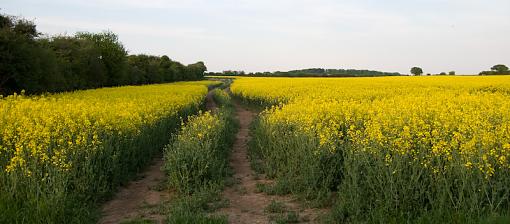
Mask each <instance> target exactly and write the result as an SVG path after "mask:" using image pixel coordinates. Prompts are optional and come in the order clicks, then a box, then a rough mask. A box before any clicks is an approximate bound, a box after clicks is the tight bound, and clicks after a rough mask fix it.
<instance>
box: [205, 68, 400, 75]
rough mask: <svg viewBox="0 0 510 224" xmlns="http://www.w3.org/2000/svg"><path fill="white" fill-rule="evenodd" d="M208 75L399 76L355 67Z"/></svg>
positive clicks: (393, 73)
mask: <svg viewBox="0 0 510 224" xmlns="http://www.w3.org/2000/svg"><path fill="white" fill-rule="evenodd" d="M207 75H210V76H253V77H373V76H399V75H402V74H400V73H398V72H380V71H372V70H357V69H323V68H308V69H301V70H292V71H288V72H281V71H277V72H255V73H245V72H244V71H230V70H229V71H223V72H210V73H208V74H207Z"/></svg>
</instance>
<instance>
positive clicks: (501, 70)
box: [491, 64, 509, 74]
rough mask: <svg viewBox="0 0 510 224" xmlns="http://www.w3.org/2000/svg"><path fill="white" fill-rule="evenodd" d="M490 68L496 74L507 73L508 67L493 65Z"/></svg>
mask: <svg viewBox="0 0 510 224" xmlns="http://www.w3.org/2000/svg"><path fill="white" fill-rule="evenodd" d="M491 70H492V71H493V72H494V73H496V74H508V73H509V72H508V67H507V66H506V65H502V64H499V65H494V66H492V68H491Z"/></svg>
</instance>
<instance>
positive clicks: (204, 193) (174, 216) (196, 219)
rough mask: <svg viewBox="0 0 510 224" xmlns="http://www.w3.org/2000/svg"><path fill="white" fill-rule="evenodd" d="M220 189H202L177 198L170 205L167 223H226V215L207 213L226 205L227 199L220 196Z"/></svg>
mask: <svg viewBox="0 0 510 224" xmlns="http://www.w3.org/2000/svg"><path fill="white" fill-rule="evenodd" d="M220 189H221V188H220V187H217V188H211V189H203V190H200V191H197V192H195V193H194V194H192V195H185V196H181V197H179V198H177V199H176V200H174V201H173V202H172V204H171V205H170V214H169V216H168V219H167V223H184V224H187V223H190V224H191V223H212V224H216V223H227V217H226V216H212V215H208V214H207V212H212V211H214V210H216V209H218V208H223V207H226V206H228V204H229V201H228V200H223V199H222V198H221V194H220Z"/></svg>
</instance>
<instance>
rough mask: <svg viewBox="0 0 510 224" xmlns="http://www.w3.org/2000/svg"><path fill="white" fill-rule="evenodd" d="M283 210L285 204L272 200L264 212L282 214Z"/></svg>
mask: <svg viewBox="0 0 510 224" xmlns="http://www.w3.org/2000/svg"><path fill="white" fill-rule="evenodd" d="M285 209H286V208H285V204H284V203H283V202H281V201H275V200H272V201H271V203H269V205H267V207H266V208H265V209H264V211H265V212H268V213H283V212H285Z"/></svg>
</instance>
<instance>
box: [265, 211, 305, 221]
mask: <svg viewBox="0 0 510 224" xmlns="http://www.w3.org/2000/svg"><path fill="white" fill-rule="evenodd" d="M270 218H271V220H273V222H274V223H276V224H287V223H299V214H298V213H297V212H295V211H290V212H287V214H280V215H276V216H272V217H270Z"/></svg>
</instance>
